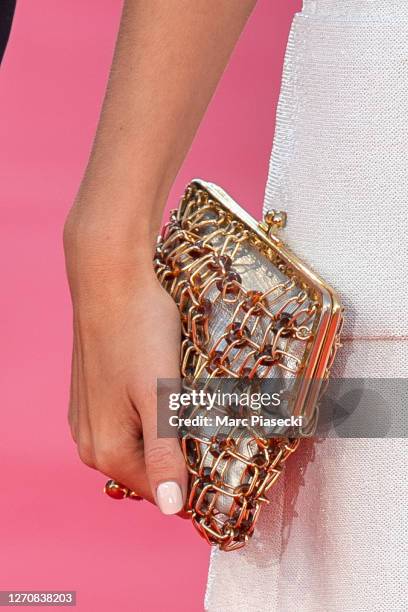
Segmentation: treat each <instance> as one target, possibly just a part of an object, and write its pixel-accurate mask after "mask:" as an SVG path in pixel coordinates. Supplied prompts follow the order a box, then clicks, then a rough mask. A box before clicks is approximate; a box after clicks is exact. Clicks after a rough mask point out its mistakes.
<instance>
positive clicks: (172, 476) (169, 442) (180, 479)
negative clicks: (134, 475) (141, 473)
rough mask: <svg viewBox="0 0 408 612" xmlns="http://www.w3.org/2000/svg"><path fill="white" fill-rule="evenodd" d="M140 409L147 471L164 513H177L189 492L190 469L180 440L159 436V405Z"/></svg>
mask: <svg viewBox="0 0 408 612" xmlns="http://www.w3.org/2000/svg"><path fill="white" fill-rule="evenodd" d="M153 402H154V403H155V400H153V399H152V403H153ZM140 413H141V418H142V427H143V439H144V458H145V464H146V472H147V477H148V480H149V483H150V487H151V490H152V492H153V495H154V497H155V501H156V503H157V505H158V506H159V508H160V510H161V511H162V512H163V514H177V513H178V512H180V511H181V510H182V509H183V507H184V504H185V499H186V493H187V469H186V465H185V461H184V457H183V454H182V452H181V448H180V444H179V441H178V439H177V438H158V437H157V419H156V405H154V404H153V405H150V406H143V407H142V408H141V410H140Z"/></svg>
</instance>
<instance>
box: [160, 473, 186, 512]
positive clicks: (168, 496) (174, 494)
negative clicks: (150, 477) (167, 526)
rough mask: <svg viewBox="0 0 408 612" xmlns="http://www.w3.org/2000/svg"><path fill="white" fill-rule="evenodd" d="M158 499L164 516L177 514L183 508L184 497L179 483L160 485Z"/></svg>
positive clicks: (171, 482) (170, 482)
mask: <svg viewBox="0 0 408 612" xmlns="http://www.w3.org/2000/svg"><path fill="white" fill-rule="evenodd" d="M156 498H157V503H158V506H159V508H160V510H161V511H162V512H163V514H177V512H180V510H181V509H182V508H183V495H182V493H181V489H180V487H179V485H178V484H177V482H173V481H169V482H162V483H161V484H159V486H158V487H157V490H156Z"/></svg>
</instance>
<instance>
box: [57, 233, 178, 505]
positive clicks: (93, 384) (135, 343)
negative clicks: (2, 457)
mask: <svg viewBox="0 0 408 612" xmlns="http://www.w3.org/2000/svg"><path fill="white" fill-rule="evenodd" d="M96 250H97V249H96ZM65 251H66V260H67V271H68V279H69V283H70V288H71V294H72V301H73V311H74V346H73V359H72V382H71V398H70V407H69V422H70V426H71V431H72V435H73V437H74V440H75V442H76V443H77V446H78V452H79V455H80V457H81V459H82V461H83V462H84V463H85V464H86V465H88V466H90V467H93V468H96V469H98V470H99V471H100V472H102V473H103V474H105V475H106V476H108V477H109V478H113V479H114V480H117V481H118V482H120V483H123V484H124V485H126V486H127V487H128V488H129V489H132V490H134V491H136V493H138V494H139V495H141V496H142V497H144V498H146V499H148V500H150V501H153V502H156V503H157V504H158V505H159V507H160V508H161V510H162V512H164V513H165V514H174V513H178V512H179V511H181V510H182V506H183V505H184V499H185V495H186V487H187V472H186V468H185V464H184V459H183V456H182V453H181V450H180V446H179V442H178V439H177V438H174V439H164V438H163V439H158V438H157V437H156V425H157V423H156V408H157V405H156V381H157V379H158V378H172V379H176V378H178V377H179V354H180V320H179V313H178V310H177V307H176V305H175V304H174V302H173V300H172V299H171V298H170V296H169V295H168V294H167V293H166V292H165V291H164V289H163V288H162V287H161V286H160V284H159V283H158V281H157V279H156V277H155V275H154V272H153V269H152V264H151V258H147V262H148V263H147V264H146V265H140V266H138V265H137V264H136V263H135V261H133V262H132V263H130V262H127V263H126V264H125V263H124V262H123V261H121V262H120V263H118V262H115V263H112V261H111V259H112V258H111V256H106V254H105V255H104V256H103V257H101V256H100V254H99V255H98V254H97V255H95V253H94V251H93V252H92V253H89V249H88V248H85V249H83V248H82V246H81V245H78V241H77V240H75V239H73V238H72V232H71V231H66V234H65ZM85 251H86V252H85ZM100 252H101V251H100Z"/></svg>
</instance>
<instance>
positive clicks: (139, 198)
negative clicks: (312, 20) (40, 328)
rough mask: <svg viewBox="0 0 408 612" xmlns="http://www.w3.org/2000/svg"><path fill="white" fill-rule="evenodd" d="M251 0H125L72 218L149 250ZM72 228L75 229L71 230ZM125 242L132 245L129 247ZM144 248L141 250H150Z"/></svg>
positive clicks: (97, 240) (102, 238)
mask: <svg viewBox="0 0 408 612" xmlns="http://www.w3.org/2000/svg"><path fill="white" fill-rule="evenodd" d="M254 4H255V0H239V1H237V0H193V1H192V0H171V1H164V0H149V1H144V0H128V1H126V2H125V5H124V10H123V16H122V23H121V27H120V31H119V36H118V41H117V46H116V51H115V56H114V60H113V64H112V71H111V76H110V80H109V85H108V89H107V93H106V97H105V101H104V105H103V110H102V113H101V118H100V122H99V127H98V131H97V135H96V138H95V142H94V146H93V150H92V154H91V157H90V161H89V164H88V168H87V170H86V173H85V177H84V180H83V182H82V185H81V188H80V191H79V194H78V197H77V202H76V205H75V206H74V210H73V212H72V213H71V224H70V225H71V226H72V225H74V226H76V227H75V231H76V232H77V233H81V232H82V233H83V234H84V235H87V236H88V237H89V236H91V239H92V243H93V245H94V246H95V248H96V249H98V245H99V246H100V248H101V250H102V249H103V250H105V249H106V238H109V244H110V245H111V248H112V249H114V250H115V249H116V250H117V251H119V252H121V251H122V250H126V252H129V251H130V250H131V249H132V248H135V246H136V245H137V246H138V249H139V251H141V252H144V251H146V252H148V251H149V249H150V250H151V248H152V244H153V240H154V236H155V234H156V233H157V230H158V228H159V225H160V220H161V215H162V211H163V207H164V204H165V201H166V197H167V195H168V191H169V189H170V187H171V184H172V182H173V180H174V178H175V176H176V174H177V172H178V170H179V167H180V165H181V163H182V161H183V159H184V157H185V155H186V152H187V150H188V148H189V147H190V144H191V142H192V139H193V137H194V134H195V132H196V130H197V127H198V125H199V123H200V120H201V118H202V116H203V113H204V111H205V109H206V107H207V105H208V103H209V101H210V99H211V96H212V94H213V92H214V89H215V87H216V85H217V82H218V80H219V78H220V76H221V74H222V72H223V70H224V68H225V65H226V63H227V61H228V58H229V56H230V54H231V51H232V49H233V47H234V45H235V42H236V40H237V38H238V36H239V34H240V32H241V30H242V28H243V26H244V24H245V22H246V20H247V18H248V15H249V14H250V12H251V10H252V8H253V6H254ZM79 227H80V229H78V228H79ZM132 245H134V246H132ZM149 256H150V255H149Z"/></svg>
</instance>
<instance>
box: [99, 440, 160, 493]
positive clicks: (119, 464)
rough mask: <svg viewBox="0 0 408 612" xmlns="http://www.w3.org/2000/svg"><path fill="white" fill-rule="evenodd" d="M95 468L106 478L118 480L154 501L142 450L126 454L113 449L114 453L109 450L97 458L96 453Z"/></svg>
mask: <svg viewBox="0 0 408 612" xmlns="http://www.w3.org/2000/svg"><path fill="white" fill-rule="evenodd" d="M96 468H97V469H98V470H99V471H100V472H102V473H103V474H105V476H107V477H108V478H112V480H115V481H116V482H120V483H121V484H123V485H125V486H126V487H127V488H128V489H130V490H131V491H134V492H135V493H137V494H138V495H140V496H141V497H143V499H146V500H147V501H149V502H153V503H154V498H153V495H152V492H151V489H150V484H149V480H148V478H147V474H146V469H145V465H144V460H143V451H142V450H141V451H140V452H138V453H137V454H136V456H135V453H131V454H126V453H120V452H118V451H115V454H114V453H113V452H111V451H110V452H109V453H108V454H107V455H104V456H103V457H102V456H101V455H99V458H98V453H96Z"/></svg>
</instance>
